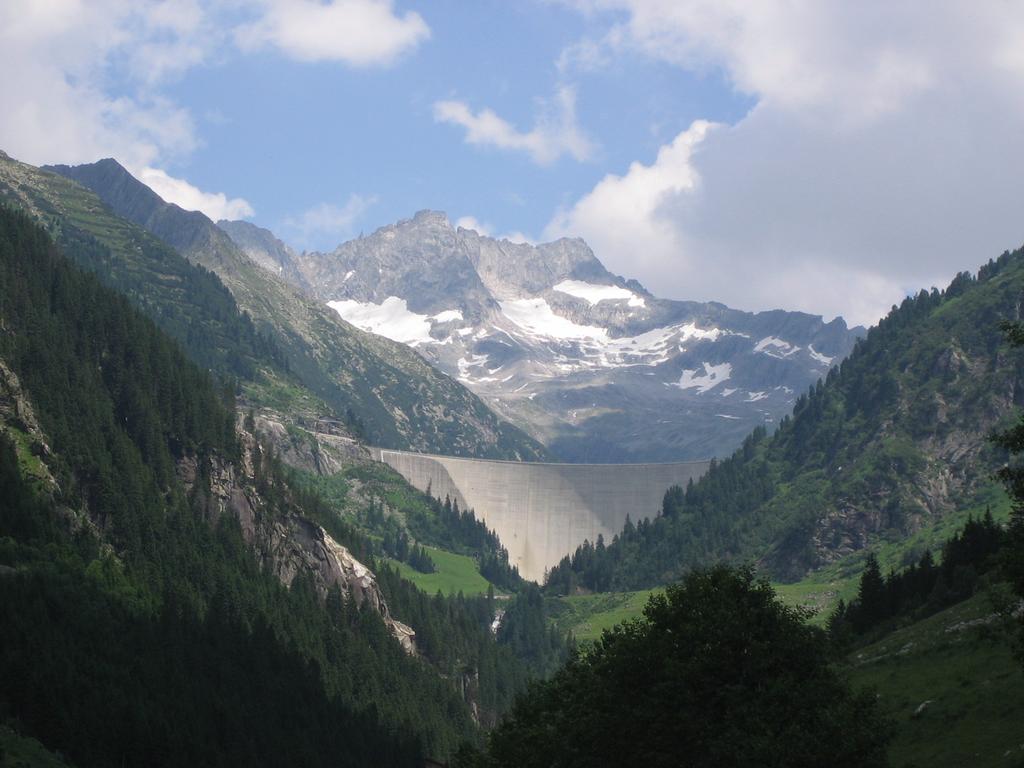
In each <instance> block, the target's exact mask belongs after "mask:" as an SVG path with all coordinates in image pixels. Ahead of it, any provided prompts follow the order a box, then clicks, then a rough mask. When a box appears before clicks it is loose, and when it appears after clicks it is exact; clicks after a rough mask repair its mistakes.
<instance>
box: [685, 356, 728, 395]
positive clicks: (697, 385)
mask: <svg viewBox="0 0 1024 768" xmlns="http://www.w3.org/2000/svg"><path fill="white" fill-rule="evenodd" d="M731 374H732V365H730V364H729V363H720V364H718V365H712V364H711V363H704V372H703V373H700V372H699V369H694V370H686V371H683V375H682V376H680V377H679V383H678V384H676V385H675V386H677V387H679V388H680V389H696V390H697V393H698V394H704V393H705V392H708V391H710V390H712V389H714V388H715V387H717V386H718V385H719V384H722V383H723V382H725V381H728V380H729V376H730V375H731Z"/></svg>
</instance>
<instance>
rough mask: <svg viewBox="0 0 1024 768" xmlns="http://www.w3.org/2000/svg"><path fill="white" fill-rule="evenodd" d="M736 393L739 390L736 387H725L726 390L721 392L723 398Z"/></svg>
mask: <svg viewBox="0 0 1024 768" xmlns="http://www.w3.org/2000/svg"><path fill="white" fill-rule="evenodd" d="M736 391H737V390H736V388H735V387H725V388H724V389H723V390H722V392H721V396H722V397H728V396H729V395H731V394H732V393H733V392H736Z"/></svg>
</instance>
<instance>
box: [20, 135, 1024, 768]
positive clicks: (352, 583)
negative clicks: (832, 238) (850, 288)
mask: <svg viewBox="0 0 1024 768" xmlns="http://www.w3.org/2000/svg"><path fill="white" fill-rule="evenodd" d="M992 256H995V258H991V257H992ZM964 260H965V265H967V264H971V263H973V262H977V263H979V264H980V265H981V266H980V267H979V268H978V270H977V272H975V273H971V272H962V273H960V274H959V275H958V276H957V277H956V278H955V279H954V280H953V281H952V282H951V283H950V284H949V285H948V286H947V287H945V288H944V289H943V290H939V289H935V288H932V289H930V290H929V289H924V290H921V291H919V292H917V293H914V294H912V295H910V296H908V297H907V298H906V299H905V300H904V301H902V302H901V304H900V305H899V306H898V307H894V308H893V309H892V311H891V312H890V313H889V314H888V315H887V316H886V317H885V318H883V319H882V320H881V321H880V322H879V323H878V324H877V325H876V326H874V327H872V328H871V329H869V330H864V329H861V328H852V329H851V328H848V327H847V325H846V324H845V322H844V321H843V320H842V319H841V318H836V319H834V320H832V321H830V322H827V323H826V322H825V321H824V320H823V319H822V318H821V317H817V316H812V315H808V314H803V313H800V312H791V311H784V310H776V311H768V312H759V313H749V312H743V311H740V310H734V309H730V308H727V307H725V306H723V305H721V304H717V303H697V302H690V301H677V300H670V299H662V298H658V297H656V296H654V295H653V294H652V293H651V292H649V291H648V290H647V289H646V288H644V287H643V286H642V285H640V284H639V283H637V282H636V281H635V280H630V279H626V278H623V277H619V276H616V275H613V274H611V273H610V272H609V271H608V270H606V269H605V268H604V266H602V264H601V262H600V261H599V260H598V258H597V256H596V255H595V254H594V253H593V252H591V250H590V249H589V248H588V247H587V245H586V244H585V243H584V242H583V241H582V240H579V239H561V240H557V241H555V242H551V243H544V244H540V245H532V244H528V243H513V242H510V241H509V240H500V239H493V238H490V237H485V236H482V235H481V234H479V233H478V232H476V231H474V230H471V229H465V228H457V227H453V226H452V224H451V223H450V222H449V220H448V218H447V216H446V215H445V214H443V213H438V212H433V211H421V212H420V213H417V214H416V215H415V216H413V217H412V218H411V219H407V220H402V221H399V222H397V223H395V224H391V225H388V226H385V227H382V228H380V229H378V230H377V231H376V232H373V233H372V234H370V235H367V236H363V237H359V238H357V239H355V240H350V241H348V242H345V243H343V244H341V245H339V246H338V247H337V248H336V249H335V250H334V251H332V252H330V253H320V252H299V251H297V250H296V249H294V248H291V247H289V246H288V245H286V244H285V243H284V242H282V241H281V240H280V239H279V238H277V237H276V236H275V235H274V234H273V233H271V232H270V231H268V230H266V229H262V228H259V227H257V226H255V225H254V224H251V223H248V222H244V221H220V222H218V223H216V224H215V223H214V222H213V221H211V220H210V219H209V218H208V217H206V216H205V215H203V214H202V213H199V212H196V211H186V210H184V209H182V208H181V207H179V206H177V205H174V204H171V203H168V202H166V201H165V200H163V199H161V197H160V196H159V195H157V194H156V193H155V192H154V191H153V190H152V189H150V188H149V187H147V186H145V185H144V184H142V183H141V182H140V181H139V180H138V179H136V178H134V177H133V176H132V175H131V174H130V173H129V172H128V171H127V170H126V169H125V168H124V167H123V166H122V165H120V164H119V163H118V162H116V161H114V160H112V159H107V160H100V161H98V162H95V163H92V164H88V165H79V166H63V165H55V166H45V167H36V166H33V165H29V164H27V163H22V162H19V161H17V160H15V159H13V158H11V157H8V156H7V155H5V154H2V153H0V621H2V622H3V624H2V626H3V628H4V631H3V632H0V680H2V681H3V684H2V685H0V766H4V767H6V766H14V765H55V766H60V765H73V766H93V765H96V766H112V765H154V764H156V765H254V766H258V765H263V766H278V765H324V766H328V765H366V766H371V765H372V766H376V765H401V766H422V765H437V764H439V763H440V764H442V765H444V764H448V765H453V766H456V765H457V766H468V767H470V768H473V767H476V768H494V767H495V766H522V765H526V766H538V768H540V767H541V766H548V765H558V766H563V765H564V766H583V765H605V764H614V765H655V766H661V765H664V766H669V765H678V764H680V762H681V761H682V759H683V758H681V757H680V755H681V752H680V750H682V749H685V751H686V757H687V759H689V758H690V757H691V756H692V760H693V764H694V765H702V766H703V765H706V766H712V765H714V766H718V765H724V766H734V765H735V766H755V765H756V766H760V765H769V766H791V765H795V766H807V767H808V768H810V767H811V766H817V765H822V764H830V765H831V764H837V765H840V766H851V767H852V766H882V765H887V764H890V765H898V766H905V767H906V768H909V767H910V766H914V765H931V766H958V765H981V766H988V765H991V766H1002V765H1014V764H1020V760H1021V758H1022V756H1024V747H1022V746H1021V745H1022V744H1024V729H1022V723H1024V694H1022V692H1021V687H1020V685H1019V681H1020V674H1021V671H1020V661H1019V658H1017V657H1016V656H1015V655H1014V653H1015V652H1014V648H1015V647H1016V646H1015V645H1014V643H1019V638H1020V637H1021V633H1022V631H1024V630H1022V624H1021V612H1022V611H1021V598H1022V596H1024V554H1022V553H1024V515H1022V513H1021V510H1022V509H1024V506H1022V505H1024V501H1022V500H1024V469H1022V467H1021V465H1020V462H1019V457H1020V455H1021V454H1022V453H1024V421H1021V417H1020V415H1019V414H1020V407H1021V403H1022V402H1024V354H1022V352H1021V349H1020V348H1021V347H1022V346H1024V326H1022V325H1021V321H1020V309H1019V308H1020V305H1021V301H1022V299H1024V250H1016V251H1007V252H1004V253H1003V254H1002V255H998V256H996V255H995V254H991V255H990V254H981V255H979V254H964ZM388 452H390V453H400V454H401V455H402V456H404V457H406V458H407V459H408V460H409V461H410V462H413V461H422V462H427V461H430V460H434V459H439V458H441V457H435V456H431V455H430V454H440V455H442V457H443V458H445V459H446V460H450V461H451V462H461V463H465V464H470V465H472V466H473V467H474V468H479V467H478V465H486V467H487V468H488V471H491V472H493V474H488V473H487V472H486V471H484V470H483V469H480V470H479V471H480V474H471V473H467V474H466V475H465V476H464V477H468V478H470V479H471V480H472V481H473V482H476V483H477V485H479V486H482V488H483V490H482V491H481V490H480V488H476V489H475V490H477V491H479V492H480V495H479V496H475V497H473V498H480V499H483V500H484V502H482V503H486V501H487V499H488V498H489V497H488V495H487V494H491V496H492V497H493V496H496V495H497V496H502V500H503V501H507V500H508V499H509V498H510V497H513V496H514V497H516V498H515V499H514V500H515V501H519V500H520V499H519V498H518V497H519V496H522V497H529V498H528V499H527V501H528V503H529V504H530V505H532V506H530V507H529V510H530V512H531V513H533V514H535V516H540V517H546V518H550V519H551V520H552V521H553V523H552V524H553V526H555V527H558V526H560V530H561V529H564V530H570V531H571V533H572V535H573V536H574V537H575V539H574V544H573V546H572V547H564V548H562V550H561V554H560V555H559V556H560V557H563V559H562V560H561V562H553V563H552V564H551V567H549V568H547V569H546V570H545V569H538V581H539V582H540V581H542V582H543V583H534V582H531V581H528V580H526V579H524V578H523V577H522V575H521V574H520V573H519V572H518V571H517V569H516V568H515V566H514V563H515V562H516V561H515V560H514V559H513V558H510V555H509V551H510V550H513V549H514V548H513V546H512V545H511V540H509V541H502V537H501V536H499V535H498V533H496V531H495V530H494V529H493V528H495V526H490V525H489V524H488V522H487V517H486V512H487V510H483V509H467V508H466V507H467V506H469V505H467V504H466V503H465V497H462V498H463V501H462V502H461V503H460V501H459V494H458V493H441V492H437V491H438V488H439V486H438V485H436V484H433V483H434V481H435V480H440V479H442V478H444V477H446V479H447V480H448V481H450V482H452V483H453V485H452V489H453V490H458V489H457V488H456V487H455V485H454V483H455V481H454V480H453V479H452V475H454V474H455V473H454V471H453V472H452V473H451V475H449V476H444V475H442V474H439V475H437V476H436V477H435V476H431V477H430V479H429V480H428V481H427V482H426V483H425V484H423V483H421V484H420V486H419V487H420V490H417V488H416V487H414V478H413V477H412V475H413V473H412V472H408V473H406V475H403V474H399V473H398V472H396V471H393V470H392V468H391V466H394V465H390V466H389V465H388V464H386V463H383V459H384V455H385V453H388ZM378 459H380V460H379V461H378ZM688 459H711V461H710V462H708V463H707V464H700V465H699V468H697V469H693V474H692V475H690V477H692V478H693V479H692V480H691V481H690V482H689V483H681V484H682V485H685V487H680V486H679V485H676V486H671V487H668V488H665V487H663V486H665V485H669V483H668V481H664V482H663V485H659V486H658V487H657V488H656V489H655V491H656V496H657V498H658V499H661V503H660V508H658V509H642V508H637V509H635V510H632V509H631V510H630V513H629V515H628V516H626V517H625V520H624V522H623V523H622V524H620V525H617V526H616V527H615V530H614V531H613V532H612V533H611V535H607V536H605V535H599V536H592V537H591V536H584V535H583V534H581V533H580V531H581V530H582V527H581V526H577V525H575V524H574V523H573V524H571V523H570V522H566V521H572V520H574V519H575V518H573V515H575V514H576V513H577V512H578V511H579V510H578V509H576V508H575V507H573V504H583V501H582V499H583V498H584V497H585V496H586V494H582V493H575V495H574V492H573V489H572V488H569V489H568V490H566V488H565V487H564V486H565V485H566V484H565V483H561V484H560V482H561V480H562V479H564V476H567V475H568V474H569V473H568V472H567V473H566V475H559V471H562V472H565V471H566V467H565V466H558V464H559V462H561V463H567V464H568V465H569V466H571V468H572V470H573V471H577V472H579V471H581V470H582V472H580V473H579V474H578V475H577V476H579V477H591V478H593V477H595V476H598V475H602V476H603V475H605V474H609V477H612V478H613V479H614V478H615V477H624V475H612V474H610V473H613V472H615V471H617V470H619V471H621V467H611V466H597V467H593V466H583V467H581V466H576V465H578V464H598V465H605V464H607V465H611V464H615V463H628V464H630V465H631V467H630V468H631V470H636V472H635V473H634V474H633V475H631V480H630V482H632V483H639V484H640V485H639V486H631V487H628V488H626V489H625V490H624V492H623V493H621V494H619V496H620V497H622V498H627V499H636V498H639V497H640V495H641V494H640V493H639V491H637V490H636V489H637V488H638V487H641V488H642V490H644V491H645V492H646V491H649V490H650V488H649V487H647V486H651V485H653V484H654V480H653V478H655V477H656V476H657V477H664V475H656V473H655V472H653V471H649V472H647V474H646V475H645V472H646V471H647V470H646V469H645V467H646V466H648V465H649V464H658V463H660V462H668V463H673V462H682V461H684V460H688ZM553 465H554V466H553ZM495 466H496V467H497V469H494V467H495ZM524 466H528V467H530V468H531V469H535V470H536V474H537V475H538V476H543V477H545V478H548V479H547V481H546V482H548V483H549V484H548V485H546V486H538V487H540V488H541V491H540V492H539V491H537V488H536V487H532V486H531V487H530V488H529V489H527V490H523V489H522V488H520V487H518V486H517V485H516V483H515V482H514V481H513V480H509V479H508V477H511V474H512V473H514V472H515V470H516V468H519V469H522V468H523V467H524ZM688 466H690V467H691V468H693V467H696V466H697V465H696V464H694V465H688ZM658 469H659V471H661V470H664V469H665V467H662V466H660V464H659V467H658ZM587 473H590V474H589V475H588V474H587ZM481 477H482V478H484V481H480V478H481ZM495 478H497V479H495ZM551 478H554V479H551ZM645 478H646V485H644V483H645ZM420 479H421V480H422V478H420ZM602 479H603V480H606V479H607V478H604V477H602ZM466 482H469V480H467V481H466ZM659 482H662V481H659ZM424 485H425V487H424ZM591 485H594V486H596V485H597V483H595V482H591ZM446 487H447V486H446ZM609 487H611V486H608V485H606V486H602V488H605V489H607V488H609ZM591 490H593V489H591ZM614 490H616V491H618V490H623V489H614ZM596 495H601V493H596ZM603 495H605V496H609V495H612V494H611V492H610V491H606V492H603ZM440 497H444V498H440ZM566 499H568V501H566ZM630 503H632V502H630ZM509 506H511V505H509ZM637 506H638V507H639V503H638V502H637ZM517 509H518V508H517ZM513 514H515V515H518V514H520V513H519V512H518V511H515V510H513V512H511V513H510V515H513ZM520 516H523V517H525V516H527V515H525V514H522V515H520ZM584 539H586V540H584ZM552 540H553V539H552ZM548 543H550V542H548ZM520 544H522V542H516V545H517V546H518V545H520ZM577 544H578V546H576V545H577ZM506 547H508V549H506ZM541 574H543V577H544V578H543V579H540V578H539V576H540V575H541Z"/></svg>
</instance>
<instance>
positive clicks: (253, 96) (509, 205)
mask: <svg viewBox="0 0 1024 768" xmlns="http://www.w3.org/2000/svg"><path fill="white" fill-rule="evenodd" d="M419 13H420V14H421V15H422V17H423V19H424V21H426V23H427V24H428V25H429V26H430V29H431V37H430V39H429V41H428V42H426V43H424V44H423V45H421V46H419V47H418V48H417V49H416V50H413V51H410V52H408V53H406V54H404V55H402V56H400V57H399V58H398V59H397V60H396V61H395V62H393V63H391V64H389V65H388V66H386V67H380V68H375V69H370V70H366V69H359V70H352V69H351V68H345V67H339V66H338V65H337V64H336V63H334V62H316V63H306V62H294V61H290V60H289V59H288V58H287V57H286V56H283V55H281V54H280V53H278V52H275V51H272V50H271V51H263V52H260V53H257V54H255V55H252V56H246V57H238V58H234V59H232V60H229V61H225V62H223V63H220V64H216V65H213V66H209V67H203V68H197V69H194V70H192V71H190V72H189V73H188V74H187V75H186V76H185V77H184V78H182V79H181V81H180V82H177V83H175V84H174V86H173V87H172V88H171V89H169V93H170V94H171V95H172V96H173V98H175V100H176V101H178V102H180V103H183V104H188V105H189V107H190V108H191V111H192V112H193V113H194V114H195V115H197V116H198V118H199V120H200V131H201V135H202V139H203V146H201V147H200V148H199V149H198V150H197V151H196V152H194V153H192V154H191V155H189V156H188V157H186V158H182V160H181V161H180V162H177V163H172V164H171V165H170V166H169V167H168V168H167V170H168V171H169V172H170V173H172V174H173V175H175V176H181V177H184V178H187V179H189V181H191V182H192V183H194V184H196V185H197V186H199V187H200V188H203V189H216V190H220V191H225V192H227V193H228V194H229V195H232V196H241V197H244V198H245V199H246V200H247V201H249V202H250V203H251V205H252V207H253V208H254V210H255V215H254V216H253V217H251V218H252V220H254V221H256V222H257V223H260V224H263V225H266V226H268V227H271V228H272V229H274V230H275V231H281V232H283V233H284V234H286V235H290V239H292V240H297V241H301V242H298V243H297V244H298V245H300V246H306V247H312V248H318V249H330V248H333V247H334V246H336V245H337V244H338V241H339V238H348V237H351V236H353V235H355V234H358V231H359V230H362V229H365V230H370V229H373V228H375V227H377V226H381V225H383V224H387V223H389V222H392V221H394V220H396V219H399V218H405V217H408V216H410V215H411V214H412V213H413V212H415V211H416V210H419V209H421V208H435V209H440V210H443V211H446V212H447V213H448V214H449V216H450V217H451V218H452V219H453V220H456V219H458V218H460V217H463V216H472V217H474V218H476V219H477V220H478V221H480V222H486V223H487V224H488V225H489V227H490V228H492V229H493V231H494V233H495V234H498V233H509V232H522V233H526V234H527V235H528V236H531V237H538V236H539V235H540V234H541V233H542V232H543V230H544V227H545V225H546V224H547V222H548V221H549V220H550V218H551V215H552V211H554V210H555V209H557V208H558V207H560V206H566V205H569V204H571V203H572V202H573V201H574V200H576V199H577V198H578V197H580V196H581V195H582V194H584V193H585V192H586V191H587V190H589V189H590V188H592V187H593V186H594V184H595V183H596V182H597V181H599V180H600V179H601V177H602V176H603V175H604V174H605V173H607V172H608V171H615V170H623V169H625V168H627V167H628V165H629V163H630V162H632V161H633V160H636V159H641V160H642V161H645V162H649V161H650V160H651V159H653V158H654V156H655V155H656V154H657V151H658V148H659V147H660V146H661V145H662V144H663V143H664V142H665V141H666V140H671V138H672V137H674V136H675V135H676V134H677V133H679V131H681V130H683V129H685V128H686V127H687V126H688V125H689V124H690V123H691V122H692V121H693V120H695V119H697V118H711V119H714V120H719V121H723V122H735V121H737V120H739V119H740V118H742V116H743V115H744V114H745V113H746V112H747V111H748V110H749V108H750V106H751V103H752V100H751V99H750V98H749V97H746V96H744V95H741V94H737V93H736V92H735V91H733V90H732V89H731V88H730V87H729V86H728V84H727V83H725V82H723V80H722V78H721V76H720V74H718V73H715V72H711V73H707V74H691V73H687V72H679V71H678V70H677V69H676V68H674V67H671V66H670V65H667V64H665V63H662V62H658V61H654V60H650V59H646V58H641V57H628V58H622V59H619V60H618V61H616V62H615V63H614V64H613V65H610V66H609V67H607V68H606V69H604V70H603V71H601V72H600V73H583V74H582V75H580V76H576V77H573V78H572V86H571V87H573V88H574V91H575V94H576V112H577V121H578V123H579V124H580V125H581V126H585V128H584V130H585V132H586V135H587V136H588V137H589V138H590V140H591V142H592V145H593V146H592V149H591V150H590V154H589V155H588V156H587V157H586V158H585V159H583V160H577V159H574V158H573V157H570V156H567V155H563V156H561V157H559V158H557V159H553V160H551V161H549V162H547V163H545V164H543V165H542V164H538V163H537V162H533V161H531V160H530V159H529V158H528V157H524V156H523V155H522V154H521V153H516V152H511V151H508V150H503V149H499V148H494V147H488V146H468V145H467V144H466V143H465V141H464V131H463V130H462V129H461V128H459V127H457V126H454V125H451V124H446V123H441V122H438V121H437V120H435V117H434V104H435V103H436V102H438V101H442V100H449V99H456V100H459V101H462V102H465V103H466V104H467V105H468V106H469V107H470V108H471V109H473V110H479V109H481V108H484V107H489V108H491V109H493V110H494V111H495V112H496V113H497V114H499V115H501V116H502V117H503V118H504V119H505V120H507V121H508V122H509V123H511V124H512V125H513V126H515V127H517V128H518V129H520V130H522V131H528V130H529V129H530V128H531V127H532V126H533V124H534V122H535V120H536V119H537V116H538V112H539V111H541V110H543V109H544V106H543V102H544V101H547V100H551V99H552V98H554V96H555V94H556V92H557V91H558V89H559V88H561V87H567V84H568V78H567V77H566V76H565V75H563V74H562V73H560V72H559V69H558V67H557V63H558V59H559V56H560V54H561V53H562V51H563V50H564V49H565V48H566V47H567V46H568V45H570V44H571V43H573V42H574V41H576V40H577V39H580V38H581V37H583V36H584V35H586V34H587V27H588V24H587V23H586V20H585V19H583V18H582V17H581V16H580V15H579V14H578V13H575V12H573V11H571V10H570V9H567V8H565V7H563V6H560V5H555V4H537V5H530V4H527V3H523V4H520V3H508V2H498V1H495V0H491V1H481V2H472V3H467V2H455V1H454V0H450V1H449V2H439V3H436V4H432V5H430V6H428V7H423V8H420V9H419ZM353 194H355V195H359V196H360V197H362V198H365V199H367V200H370V199H372V200H374V201H375V202H373V203H372V204H369V205H367V206H366V209H365V213H364V214H363V215H362V216H360V217H359V218H358V220H357V221H354V222H353V224H352V227H351V228H342V229H339V230H337V231H329V230H322V231H313V232H309V233H308V234H306V235H305V236H302V235H300V233H299V232H297V231H296V230H295V228H294V227H290V226H289V225H288V223H287V222H288V221H289V219H295V218H298V217H300V216H301V214H302V213H303V212H304V211H306V210H309V209H312V208H314V207H315V206H317V205H320V204H324V203H327V204H330V205H334V206H337V207H339V208H343V207H344V206H345V204H346V202H347V201H348V200H349V198H350V196H351V195H353Z"/></svg>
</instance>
